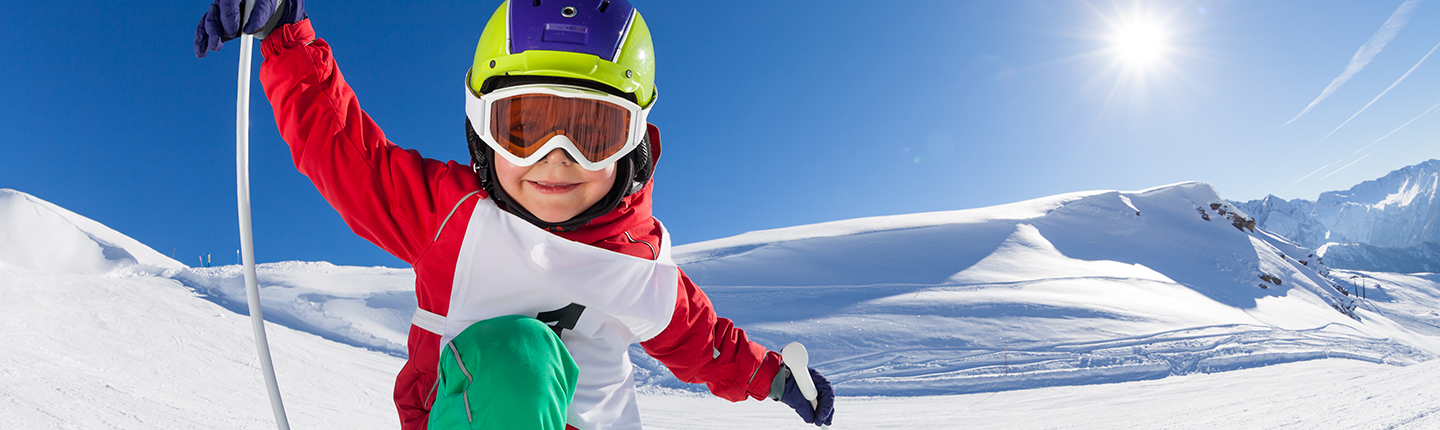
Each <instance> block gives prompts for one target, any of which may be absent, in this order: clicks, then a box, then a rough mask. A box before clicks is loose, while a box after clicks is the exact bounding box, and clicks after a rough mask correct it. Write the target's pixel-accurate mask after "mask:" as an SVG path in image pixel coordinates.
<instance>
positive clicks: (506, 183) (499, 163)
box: [495, 157, 530, 195]
mask: <svg viewBox="0 0 1440 430" xmlns="http://www.w3.org/2000/svg"><path fill="white" fill-rule="evenodd" d="M496 158H497V159H496V160H495V179H496V180H497V181H499V182H500V186H501V187H503V188H504V189H505V192H506V193H508V194H511V195H514V194H515V192H516V191H519V188H518V185H519V184H520V178H523V177H525V173H526V172H529V171H530V168H529V167H520V166H516V165H514V164H510V161H509V160H506V159H505V158H504V157H496Z"/></svg>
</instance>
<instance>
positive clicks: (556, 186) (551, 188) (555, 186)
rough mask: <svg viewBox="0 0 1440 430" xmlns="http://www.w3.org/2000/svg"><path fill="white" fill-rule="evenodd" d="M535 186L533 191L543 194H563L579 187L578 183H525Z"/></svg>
mask: <svg viewBox="0 0 1440 430" xmlns="http://www.w3.org/2000/svg"><path fill="white" fill-rule="evenodd" d="M525 182H528V183H530V185H533V186H535V190H536V191H539V192H541V193H544V194H563V193H568V192H570V191H571V190H574V189H575V188H578V187H580V183H578V182H542V181H525Z"/></svg>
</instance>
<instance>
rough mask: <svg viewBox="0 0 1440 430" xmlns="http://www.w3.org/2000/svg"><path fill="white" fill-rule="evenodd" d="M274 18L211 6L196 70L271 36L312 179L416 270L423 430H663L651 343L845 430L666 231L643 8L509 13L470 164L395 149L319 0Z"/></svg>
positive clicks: (718, 390) (501, 25) (698, 369)
mask: <svg viewBox="0 0 1440 430" xmlns="http://www.w3.org/2000/svg"><path fill="white" fill-rule="evenodd" d="M252 2H253V3H252V4H246V2H244V1H242V0H216V1H215V2H214V3H213V4H211V6H210V9H209V11H208V12H207V13H206V14H205V15H204V17H203V18H202V20H201V22H200V24H199V26H197V28H196V34H195V55H196V56H197V57H204V56H205V55H206V53H207V52H212V51H217V52H218V51H219V50H220V48H221V45H222V44H223V43H224V42H225V41H229V40H231V39H235V38H237V37H243V36H245V35H252V36H253V37H255V38H256V39H261V40H262V43H261V53H262V54H263V55H264V60H263V63H262V65H261V71H260V81H261V83H262V85H263V86H264V91H265V95H266V97H267V98H268V99H269V101H270V103H271V105H272V107H273V108H274V112H275V123H276V125H277V126H278V127H279V131H280V135H281V136H282V137H283V138H284V140H285V142H286V143H287V144H288V145H289V146H290V149H291V154H292V156H293V158H294V162H295V166H296V168H297V169H299V171H300V172H301V173H302V174H304V175H305V176H306V177H308V178H310V180H311V181H312V182H313V183H314V184H315V187H316V189H317V190H319V192H320V194H321V195H322V196H324V198H325V200H327V201H328V202H329V203H330V205H331V206H333V207H334V208H335V210H336V211H337V212H339V213H340V215H341V217H342V218H343V219H344V220H345V222H346V224H348V225H349V226H350V228H351V229H352V230H353V231H355V232H356V234H358V235H360V236H362V237H364V238H365V239H367V240H369V241H370V242H372V243H374V244H375V245H377V246H379V247H381V248H383V249H385V250H386V251H388V252H390V253H391V254H393V255H395V256H396V257H399V258H400V259H402V260H404V261H406V262H408V263H409V264H410V265H412V266H413V267H414V270H415V294H416V296H417V302H418V309H417V310H416V311H415V315H414V318H413V319H412V323H413V325H412V327H411V329H410V334H409V344H408V352H409V361H408V362H407V363H406V364H405V366H404V368H402V369H401V370H400V373H399V375H397V376H396V378H395V392H394V400H395V407H396V409H397V411H398V414H399V418H400V422H401V427H402V428H404V429H421V428H442V429H450V428H474V429H563V428H574V429H586V430H589V429H626V428H635V429H638V428H641V416H640V412H639V408H638V407H637V405H636V393H635V381H634V369H633V367H632V365H631V362H630V356H629V351H630V349H629V345H631V344H634V343H639V344H640V345H641V346H642V347H643V349H644V351H645V352H646V353H647V354H649V355H650V356H652V357H654V358H655V359H657V360H659V361H660V362H661V363H663V364H664V365H665V366H666V367H667V368H668V369H669V370H670V371H671V372H673V373H674V374H675V376H676V377H677V378H679V379H680V380H682V381H685V382H690V383H704V384H706V385H707V386H708V388H709V390H710V392H711V393H713V394H714V395H716V396H718V397H721V398H724V399H727V400H730V401H736V402H738V401H744V400H746V399H747V398H748V399H755V400H765V399H771V400H778V401H779V402H781V403H783V404H784V405H786V406H788V407H791V408H793V409H795V411H796V412H797V413H798V415H799V417H800V418H801V419H803V420H804V421H805V422H806V423H813V424H815V425H817V426H828V425H830V424H831V422H832V418H833V415H834V398H835V394H834V391H833V390H832V389H831V386H830V384H829V382H827V381H826V379H825V377H824V376H822V375H820V374H819V373H818V372H816V371H815V370H814V369H810V368H809V367H808V366H807V361H808V358H807V352H806V351H805V349H804V347H803V346H801V345H799V344H792V345H791V346H788V347H786V348H785V350H784V351H783V353H781V352H776V351H769V350H767V349H766V348H765V347H763V346H761V345H759V344H757V343H755V342H751V341H749V340H748V338H747V336H746V334H745V331H744V330H742V329H741V328H739V327H736V326H735V325H734V324H733V323H732V322H731V321H730V320H728V319H725V318H721V317H719V316H717V314H716V311H717V310H716V309H714V307H713V306H712V304H711V302H710V300H709V298H707V297H706V295H705V293H704V292H702V291H701V290H700V288H699V287H697V286H696V284H695V283H694V282H692V281H691V280H690V278H689V277H688V276H686V275H685V273H684V272H683V271H682V270H680V268H679V267H678V266H676V264H675V263H674V262H673V261H672V259H671V256H670V253H671V249H670V243H669V242H670V237H669V235H668V234H667V232H666V231H665V227H664V226H663V225H662V224H661V223H660V221H659V220H657V219H655V217H653V216H652V215H651V205H652V200H651V197H652V188H653V182H652V181H651V176H652V173H653V172H654V171H655V168H656V163H657V161H658V160H659V159H660V153H661V146H660V131H659V128H657V127H656V126H655V125H654V124H650V123H648V122H647V121H646V117H647V115H648V114H649V112H650V110H651V109H652V108H654V106H655V102H656V99H657V93H656V85H655V77H656V70H655V53H654V49H653V45H652V43H651V38H650V32H649V29H648V27H647V26H646V24H645V20H644V19H643V18H642V17H641V15H640V13H639V11H637V10H636V9H635V8H634V7H633V6H632V5H631V4H630V3H629V2H627V1H625V0H600V1H593V0H585V1H579V0H572V1H565V2H559V1H551V0H545V1H521V2H508V1H507V2H504V3H502V4H501V5H500V6H499V8H498V9H496V10H495V12H494V13H493V15H491V17H490V19H489V21H488V23H487V24H486V25H485V28H484V31H483V32H482V33H481V34H479V35H478V40H479V43H478V46H477V47H476V50H475V59H474V63H473V65H472V66H471V68H470V70H469V72H468V73H467V74H466V79H465V94H464V97H465V115H466V118H467V121H466V124H465V127H466V130H465V132H466V136H467V140H468V144H469V149H470V156H471V159H470V162H469V163H468V164H462V163H459V162H456V161H449V162H445V161H438V160H432V159H427V158H423V157H422V156H421V155H420V154H418V153H416V152H415V151H410V150H406V149H404V148H401V147H399V146H396V145H395V144H394V143H392V142H390V141H389V140H387V139H386V138H385V134H384V132H383V131H381V128H380V126H379V125H378V124H376V123H375V122H374V121H373V120H372V119H371V118H370V116H368V115H367V114H366V113H365V111H363V110H362V109H361V108H360V104H359V101H358V96H357V95H356V94H355V93H354V91H352V90H351V88H350V86H349V85H347V84H346V82H345V79H344V78H343V77H342V75H341V73H340V69H339V65H338V64H337V63H336V61H335V58H334V57H333V56H332V55H331V52H332V51H331V47H330V45H329V44H328V43H326V42H325V40H324V39H321V38H319V37H318V35H317V33H316V31H315V29H314V27H312V26H311V20H310V18H309V16H308V15H307V14H306V13H305V7H304V0H252ZM247 11H248V12H247ZM477 12H479V13H483V11H477ZM482 16H483V15H482ZM322 19H323V18H322ZM247 40H248V39H247ZM341 49H343V48H341ZM242 55H245V54H243V53H242ZM457 143H458V142H457ZM735 425H736V426H741V427H743V426H744V425H745V424H744V423H740V422H737V423H735Z"/></svg>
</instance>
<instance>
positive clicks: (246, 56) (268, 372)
mask: <svg viewBox="0 0 1440 430" xmlns="http://www.w3.org/2000/svg"><path fill="white" fill-rule="evenodd" d="M244 3H245V6H244V8H245V11H244V13H243V14H241V15H240V28H245V21H247V20H249V18H250V11H251V10H254V9H255V2H253V1H247V2H244ZM254 44H255V36H253V35H250V34H245V35H241V36H240V89H239V94H237V95H236V97H235V185H236V198H237V199H238V200H239V206H240V249H241V252H242V254H241V255H242V256H243V261H244V266H245V298H246V300H247V301H249V302H250V322H251V324H252V325H253V326H254V327H255V347H256V349H257V350H258V353H259V355H260V369H261V370H262V371H263V372H264V373H265V389H266V391H268V392H269V393H270V406H271V408H272V409H274V412H275V423H276V424H277V425H279V426H280V430H289V429H290V423H289V421H287V420H286V419H285V404H284V403H283V402H281V401H280V386H279V384H277V383H276V381H275V365H274V364H273V363H271V361H270V342H269V341H268V340H266V338H265V316H264V315H262V314H261V312H260V286H259V285H258V284H257V282H256V276H255V239H254V237H253V235H252V231H251V228H250V53H251V51H253V50H254V49H253V45H254Z"/></svg>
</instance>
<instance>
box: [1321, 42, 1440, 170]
mask: <svg viewBox="0 0 1440 430" xmlns="http://www.w3.org/2000/svg"><path fill="white" fill-rule="evenodd" d="M1436 48H1440V43H1437V44H1435V48H1430V52H1426V53H1425V56H1424V57H1420V62H1418V63H1415V65H1414V66H1411V67H1410V70H1407V71H1405V74H1404V75H1400V79H1396V80H1395V83H1393V84H1390V87H1388V88H1385V91H1381V92H1380V95H1378V96H1375V98H1374V99H1373V100H1370V103H1366V104H1365V107H1362V108H1360V111H1359V112H1355V114H1354V115H1350V118H1346V119H1345V122H1342V123H1340V127H1344V126H1345V124H1349V123H1350V120H1352V119H1355V117H1357V116H1360V112H1364V111H1365V109H1369V108H1370V105H1373V104H1375V101H1376V100H1380V98H1381V97H1385V93H1388V92H1390V90H1391V89H1392V88H1395V86H1396V85H1400V81H1404V80H1405V78H1407V77H1409V76H1410V74H1411V73H1414V72H1415V69H1418V68H1420V65H1421V64H1425V60H1426V59H1428V58H1430V54H1434V53H1435V49H1436ZM1340 127H1335V129H1334V130H1330V134H1335V132H1337V131H1340ZM1330 134H1327V135H1325V137H1322V138H1320V140H1319V141H1317V142H1323V141H1325V139H1326V138H1329V137H1330ZM1321 179H1324V178H1321Z"/></svg>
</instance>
